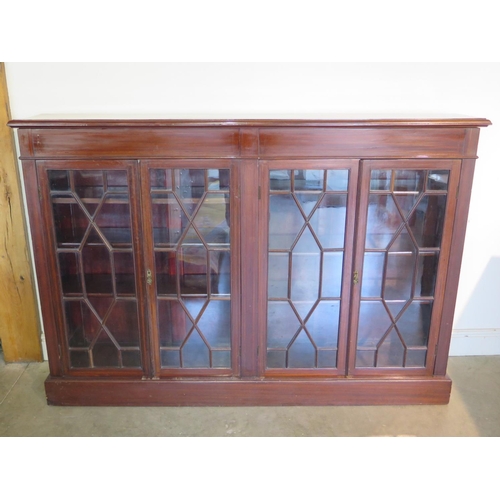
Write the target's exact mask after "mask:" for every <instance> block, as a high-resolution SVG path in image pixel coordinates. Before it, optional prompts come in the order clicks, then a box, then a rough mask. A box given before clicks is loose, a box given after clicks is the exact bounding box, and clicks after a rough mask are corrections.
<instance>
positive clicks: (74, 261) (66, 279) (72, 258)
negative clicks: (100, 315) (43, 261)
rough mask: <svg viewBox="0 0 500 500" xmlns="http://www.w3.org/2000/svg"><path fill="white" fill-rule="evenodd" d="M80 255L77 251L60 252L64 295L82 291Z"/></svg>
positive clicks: (60, 272)
mask: <svg viewBox="0 0 500 500" xmlns="http://www.w3.org/2000/svg"><path fill="white" fill-rule="evenodd" d="M78 255H79V254H78V253H75V252H71V253H67V252H64V253H60V254H59V274H60V276H61V285H62V290H63V294H64V295H70V294H81V293H82V283H81V281H80V262H79V259H78Z"/></svg>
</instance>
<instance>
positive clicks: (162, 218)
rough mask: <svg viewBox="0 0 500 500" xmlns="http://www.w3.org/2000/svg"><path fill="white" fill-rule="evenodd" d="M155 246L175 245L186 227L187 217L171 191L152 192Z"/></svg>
mask: <svg viewBox="0 0 500 500" xmlns="http://www.w3.org/2000/svg"><path fill="white" fill-rule="evenodd" d="M151 201H152V203H153V205H152V208H153V214H152V215H153V228H154V229H153V239H154V244H155V246H175V245H176V244H177V243H178V242H179V240H180V238H181V236H182V235H183V234H184V233H185V232H186V228H187V227H188V223H189V221H188V217H187V215H186V213H185V211H184V210H183V209H181V207H180V205H179V202H178V201H177V198H176V197H175V195H174V194H173V193H152V194H151Z"/></svg>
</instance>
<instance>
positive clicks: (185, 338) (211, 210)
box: [150, 168, 231, 369]
mask: <svg viewBox="0 0 500 500" xmlns="http://www.w3.org/2000/svg"><path fill="white" fill-rule="evenodd" d="M229 185H230V171H229V170H228V169H203V168H198V169H176V168H174V169H151V170H150V187H151V199H152V212H153V214H152V215H153V225H154V229H153V237H154V244H155V280H156V287H157V294H158V300H157V305H158V307H157V311H158V327H159V331H160V339H161V342H160V359H161V366H162V367H163V368H166V369H175V368H177V369H183V368H230V366H231V342H230V339H231V258H230V257H231V253H230V252H231V247H230V197H229ZM165 250H167V251H165Z"/></svg>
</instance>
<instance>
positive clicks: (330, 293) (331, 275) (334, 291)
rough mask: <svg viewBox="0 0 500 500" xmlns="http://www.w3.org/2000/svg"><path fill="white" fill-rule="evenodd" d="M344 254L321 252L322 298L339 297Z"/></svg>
mask: <svg viewBox="0 0 500 500" xmlns="http://www.w3.org/2000/svg"><path fill="white" fill-rule="evenodd" d="M343 265H344V252H323V273H322V280H321V296H322V297H340V291H341V288H342V271H343Z"/></svg>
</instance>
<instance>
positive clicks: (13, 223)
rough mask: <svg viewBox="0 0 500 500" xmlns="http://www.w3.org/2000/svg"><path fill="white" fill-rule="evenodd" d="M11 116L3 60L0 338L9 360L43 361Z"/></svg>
mask: <svg viewBox="0 0 500 500" xmlns="http://www.w3.org/2000/svg"><path fill="white" fill-rule="evenodd" d="M9 119H10V108H9V96H8V93H7V81H6V78H5V65H4V63H0V339H1V341H2V348H3V355H4V359H5V361H6V362H13V361H41V360H42V350H41V345H40V323H39V320H38V313H37V304H36V296H35V288H34V281H33V274H32V269H31V263H30V258H29V250H28V248H29V247H28V243H27V238H26V234H27V233H26V224H25V219H24V213H23V204H22V198H21V186H20V181H19V174H18V170H17V165H16V159H15V153H14V152H15V147H14V136H13V132H12V130H11V129H10V128H9V127H8V126H7V122H8V121H9Z"/></svg>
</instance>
